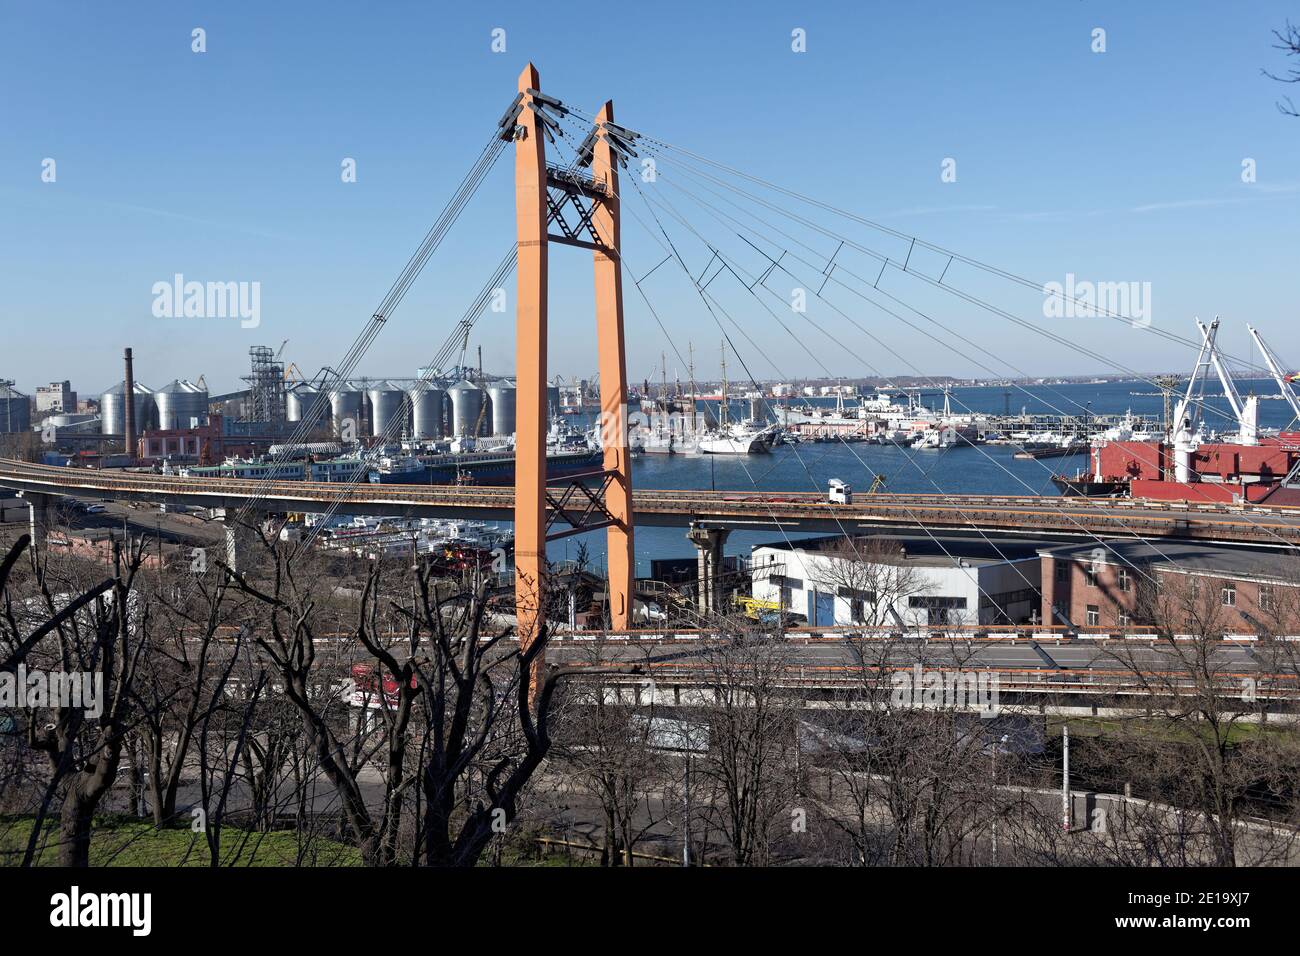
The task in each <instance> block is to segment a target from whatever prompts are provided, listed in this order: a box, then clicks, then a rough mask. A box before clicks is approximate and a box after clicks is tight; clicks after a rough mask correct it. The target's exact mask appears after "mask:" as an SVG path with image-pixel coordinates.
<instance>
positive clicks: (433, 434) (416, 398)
mask: <svg viewBox="0 0 1300 956" xmlns="http://www.w3.org/2000/svg"><path fill="white" fill-rule="evenodd" d="M408 394H409V395H410V398H411V407H412V410H413V415H412V422H411V437H412V438H414V439H416V440H417V441H421V440H423V439H426V438H441V437H442V436H443V431H444V429H443V425H442V419H443V408H444V407H445V406H446V402H447V393H446V392H445V391H444V390H443V389H441V388H434V387H433V386H432V385H430V386H429V387H428V388H426V389H424V390H423V391H421V390H420V389H418V388H413V389H411V391H410V392H409V393H408Z"/></svg>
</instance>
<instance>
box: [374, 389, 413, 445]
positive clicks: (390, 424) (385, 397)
mask: <svg viewBox="0 0 1300 956" xmlns="http://www.w3.org/2000/svg"><path fill="white" fill-rule="evenodd" d="M367 395H368V396H369V397H370V434H371V435H373V436H375V437H376V438H378V437H379V436H381V435H386V436H387V437H388V438H401V437H402V435H404V434H405V433H406V431H407V422H406V421H405V419H406V418H407V417H408V416H407V412H406V410H407V407H408V406H407V398H406V393H405V392H404V391H402V390H401V389H400V388H398V387H397V386H396V385H394V384H393V383H392V382H376V383H375V384H373V385H371V386H370V388H369V389H368V390H367ZM390 428H391V429H392V432H391V433H389V429H390Z"/></svg>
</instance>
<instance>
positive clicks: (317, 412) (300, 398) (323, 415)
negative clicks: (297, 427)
mask: <svg viewBox="0 0 1300 956" xmlns="http://www.w3.org/2000/svg"><path fill="white" fill-rule="evenodd" d="M329 405H330V402H329V397H328V396H327V395H326V394H325V393H324V392H322V391H321V390H320V389H319V388H317V387H316V386H315V385H312V384H310V383H309V382H304V383H302V384H301V385H298V386H297V387H295V388H294V389H293V390H292V391H291V392H289V394H288V395H287V396H286V401H285V412H286V417H287V418H288V419H289V421H291V422H300V421H302V420H303V419H304V418H306V419H310V420H311V427H312V428H313V429H315V428H324V427H326V426H327V424H328V423H329V416H330V413H329Z"/></svg>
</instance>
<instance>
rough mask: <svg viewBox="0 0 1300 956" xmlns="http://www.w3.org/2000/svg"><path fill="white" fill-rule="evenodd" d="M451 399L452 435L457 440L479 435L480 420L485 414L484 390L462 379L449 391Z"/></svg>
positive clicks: (448, 394)
mask: <svg viewBox="0 0 1300 956" xmlns="http://www.w3.org/2000/svg"><path fill="white" fill-rule="evenodd" d="M447 397H448V398H449V399H451V433H452V435H453V436H454V437H456V438H467V437H470V436H473V435H476V434H478V425H479V419H480V417H481V415H482V412H483V389H481V388H479V387H478V386H477V385H475V384H474V383H473V382H470V381H466V380H464V379H462V380H461V381H459V382H457V383H456V384H455V385H453V386H452V387H451V388H449V389H447Z"/></svg>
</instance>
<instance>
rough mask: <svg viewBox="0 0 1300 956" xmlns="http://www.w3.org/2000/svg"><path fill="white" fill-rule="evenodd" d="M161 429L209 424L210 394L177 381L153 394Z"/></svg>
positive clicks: (184, 382)
mask: <svg viewBox="0 0 1300 956" xmlns="http://www.w3.org/2000/svg"><path fill="white" fill-rule="evenodd" d="M153 399H154V404H155V405H156V406H157V410H158V427H159V428H194V427H196V426H198V425H206V424H207V422H208V392H207V390H206V389H203V388H200V387H199V386H197V385H195V384H194V383H193V382H191V381H189V380H182V379H176V380H175V381H173V382H171V383H169V384H167V385H164V386H163V387H162V388H160V389H158V391H156V392H154V393H153Z"/></svg>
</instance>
